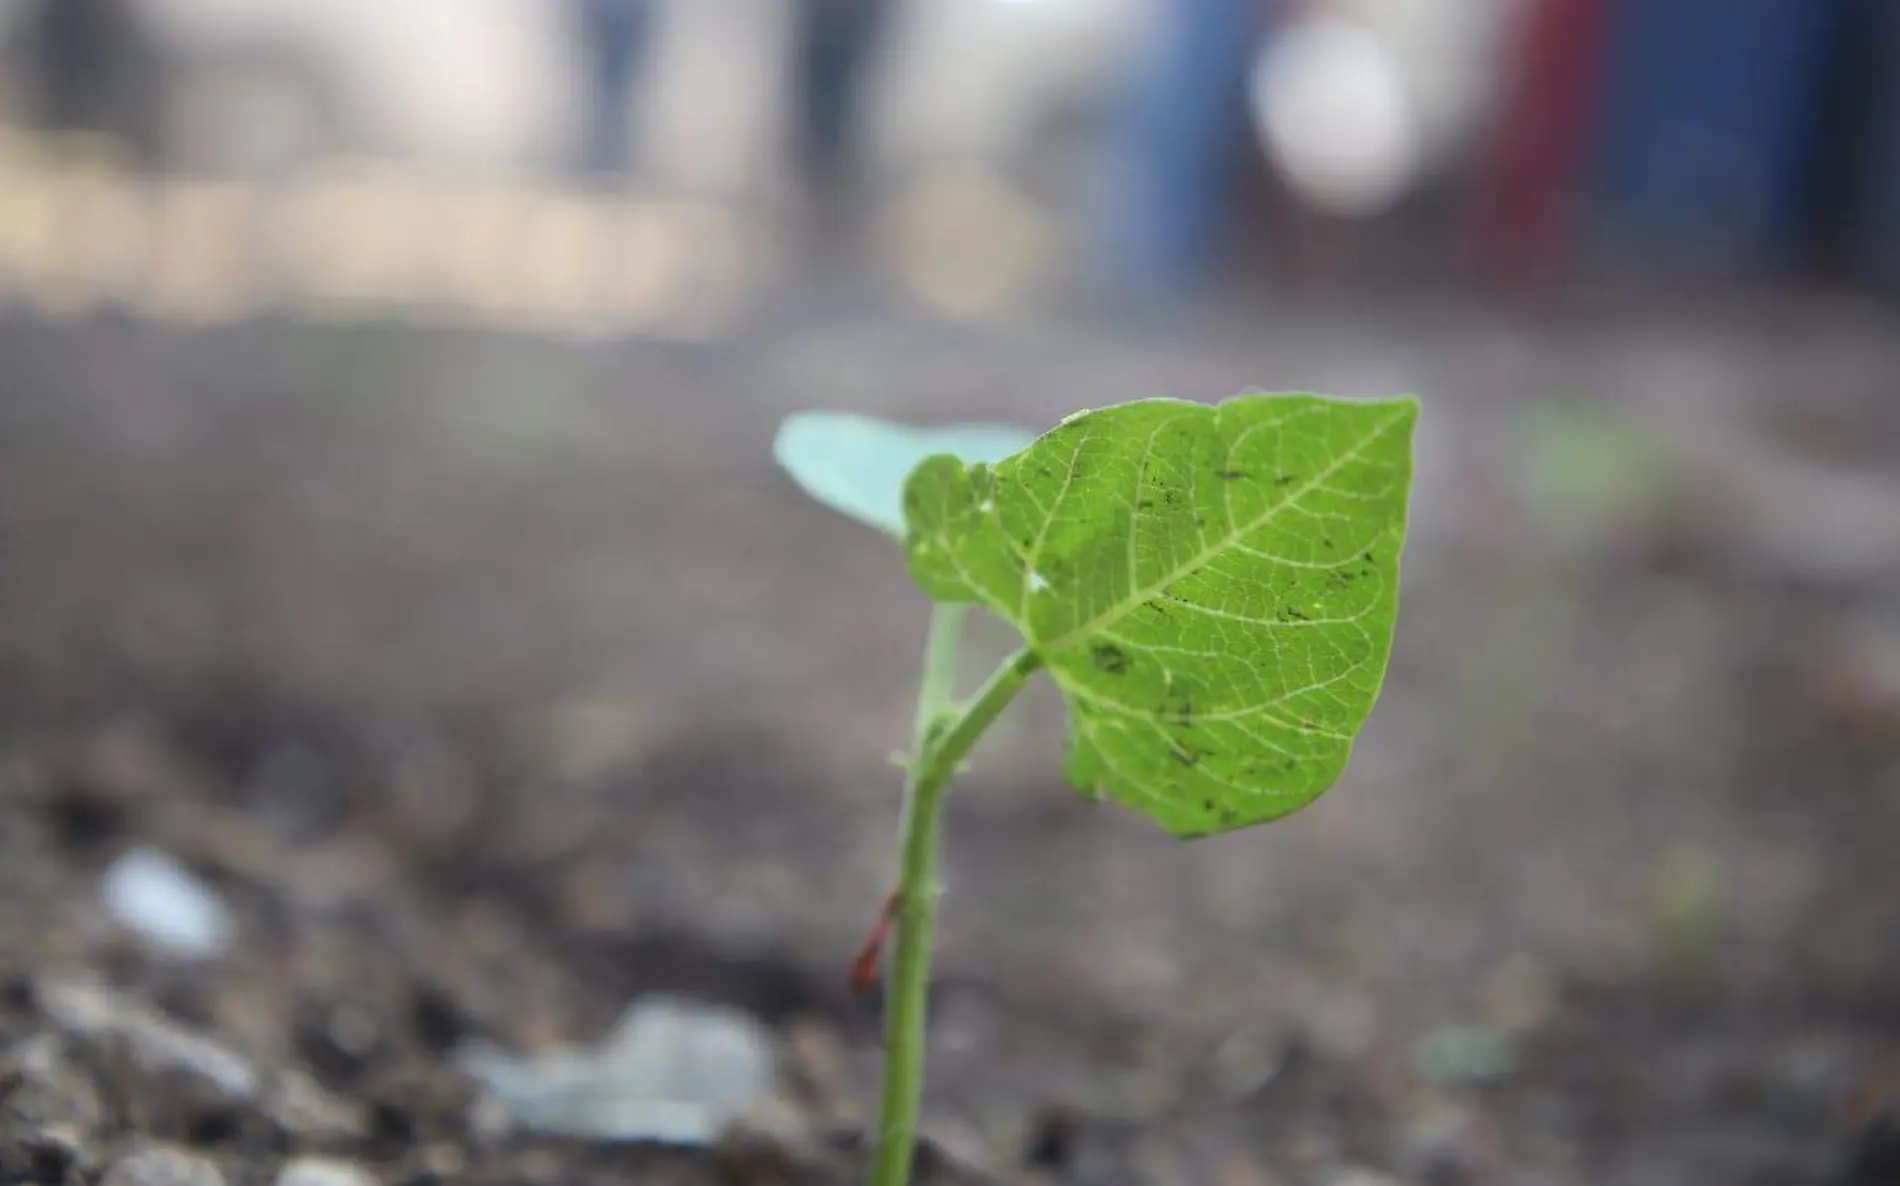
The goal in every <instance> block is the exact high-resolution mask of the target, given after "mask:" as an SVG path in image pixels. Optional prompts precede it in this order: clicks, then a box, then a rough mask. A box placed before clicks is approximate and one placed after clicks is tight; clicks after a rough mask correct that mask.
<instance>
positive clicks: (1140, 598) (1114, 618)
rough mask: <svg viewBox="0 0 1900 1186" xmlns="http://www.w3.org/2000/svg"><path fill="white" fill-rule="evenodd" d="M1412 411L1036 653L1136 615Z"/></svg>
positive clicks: (1059, 648) (1403, 411)
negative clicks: (1173, 585)
mask: <svg viewBox="0 0 1900 1186" xmlns="http://www.w3.org/2000/svg"><path fill="white" fill-rule="evenodd" d="M1410 411H1411V408H1410V407H1409V406H1404V407H1400V408H1399V409H1398V410H1397V411H1395V412H1393V413H1392V415H1390V416H1388V417H1387V418H1386V419H1384V420H1382V421H1380V422H1379V423H1378V424H1377V425H1376V426H1374V428H1373V429H1372V431H1370V432H1368V433H1367V434H1366V435H1365V437H1364V438H1363V439H1361V440H1360V441H1359V443H1358V444H1356V445H1354V446H1353V447H1352V448H1350V449H1347V450H1346V451H1345V452H1344V453H1342V454H1340V455H1339V456H1338V457H1337V458H1335V459H1334V460H1333V462H1332V464H1330V465H1328V466H1326V467H1325V468H1324V469H1322V470H1320V471H1319V472H1318V473H1316V474H1314V475H1313V476H1312V477H1310V478H1308V479H1307V480H1306V481H1305V482H1302V483H1301V484H1300V485H1298V486H1296V487H1294V488H1293V490H1292V491H1290V492H1289V493H1288V494H1287V496H1286V497H1285V498H1283V499H1281V500H1280V501H1279V502H1276V503H1274V504H1273V505H1272V506H1270V507H1268V508H1267V509H1266V510H1264V511H1262V512H1261V513H1260V514H1259V515H1258V516H1257V517H1255V518H1254V519H1253V520H1252V521H1251V522H1249V523H1247V524H1246V525H1245V526H1236V527H1233V528H1231V529H1230V530H1229V531H1228V532H1227V534H1226V535H1225V536H1223V537H1221V538H1220V539H1219V540H1218V542H1216V543H1213V544H1209V545H1208V546H1207V547H1204V548H1202V549H1201V550H1200V551H1199V552H1197V553H1195V554H1194V555H1193V556H1190V557H1189V558H1188V559H1187V560H1185V561H1183V562H1182V563H1181V564H1179V565H1177V566H1175V567H1174V568H1173V569H1172V570H1170V571H1169V572H1167V573H1166V574H1164V575H1163V576H1162V577H1161V578H1160V579H1158V580H1156V581H1154V582H1152V583H1151V584H1149V585H1146V586H1144V587H1142V588H1140V589H1136V590H1134V591H1132V592H1130V593H1129V595H1128V596H1127V597H1124V598H1123V599H1122V600H1120V601H1118V602H1116V603H1115V604H1114V605H1111V606H1109V607H1108V609H1106V610H1104V611H1102V612H1101V613H1099V614H1097V615H1095V616H1094V617H1093V618H1090V619H1089V620H1088V621H1086V622H1084V623H1082V624H1081V625H1079V626H1075V627H1073V628H1071V629H1070V630H1068V631H1067V632H1065V633H1063V634H1060V635H1058V636H1056V637H1055V638H1053V639H1050V640H1049V641H1047V642H1041V643H1035V644H1033V645H1034V647H1035V649H1036V651H1038V652H1039V653H1041V654H1043V655H1044V656H1048V655H1056V654H1060V653H1061V652H1063V651H1066V650H1068V649H1069V648H1070V647H1072V646H1075V645H1076V644H1077V643H1080V642H1082V641H1083V640H1085V639H1087V638H1088V637H1089V636H1090V635H1091V634H1093V633H1095V632H1096V631H1097V630H1100V629H1102V628H1103V627H1104V626H1111V625H1113V624H1114V623H1116V622H1118V621H1120V620H1121V619H1122V618H1124V617H1127V616H1128V615H1129V614H1131V613H1133V612H1135V610H1137V609H1139V608H1140V607H1141V606H1142V605H1143V604H1145V603H1146V602H1147V601H1148V600H1149V599H1150V598H1152V597H1153V596H1154V595H1155V594H1157V593H1159V592H1161V591H1162V590H1164V589H1166V588H1167V587H1168V586H1169V585H1172V584H1174V583H1175V582H1176V581H1179V580H1182V579H1184V578H1186V577H1188V576H1191V575H1193V574H1194V573H1195V572H1197V571H1199V570H1200V569H1201V568H1203V567H1204V566H1206V565H1207V564H1208V563H1210V562H1211V561H1212V560H1213V559H1214V558H1215V557H1216V556H1218V555H1219V554H1220V553H1221V552H1222V551H1224V550H1226V549H1227V548H1229V547H1232V546H1233V545H1234V544H1235V543H1236V542H1238V541H1239V540H1241V539H1243V538H1244V537H1246V536H1249V535H1252V534H1253V533H1254V532H1256V531H1259V530H1260V529H1261V528H1262V527H1265V526H1266V525H1267V524H1269V523H1271V522H1272V521H1273V517H1274V516H1275V515H1277V514H1279V513H1280V512H1281V511H1283V510H1285V509H1286V508H1287V507H1290V506H1294V505H1296V504H1298V503H1299V502H1300V500H1301V499H1303V498H1305V497H1306V496H1307V495H1309V494H1311V493H1312V492H1313V491H1315V490H1317V489H1319V488H1320V487H1321V486H1323V485H1325V484H1326V480H1327V479H1328V478H1330V477H1332V476H1333V475H1334V474H1336V473H1338V472H1339V471H1340V470H1342V469H1344V468H1345V467H1346V466H1348V465H1350V464H1351V463H1352V462H1353V461H1355V460H1357V459H1358V458H1359V456H1360V455H1361V454H1363V453H1364V452H1365V451H1366V450H1367V449H1369V448H1371V447H1372V445H1373V444H1374V443H1375V442H1376V441H1378V440H1379V438H1381V437H1383V436H1384V435H1385V434H1386V432H1387V431H1388V430H1390V429H1391V428H1392V426H1393V425H1395V424H1398V423H1400V422H1401V421H1403V420H1404V419H1405V417H1406V415H1407V413H1408V412H1410ZM1021 625H1022V626H1024V627H1027V626H1028V625H1029V622H1028V619H1027V617H1026V616H1025V618H1024V620H1023V622H1022V623H1021ZM1025 633H1027V631H1026V630H1025Z"/></svg>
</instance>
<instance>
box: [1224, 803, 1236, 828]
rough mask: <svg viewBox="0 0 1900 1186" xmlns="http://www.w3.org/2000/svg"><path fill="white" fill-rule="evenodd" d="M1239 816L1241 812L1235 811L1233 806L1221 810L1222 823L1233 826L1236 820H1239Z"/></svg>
mask: <svg viewBox="0 0 1900 1186" xmlns="http://www.w3.org/2000/svg"><path fill="white" fill-rule="evenodd" d="M1239 818H1240V813H1239V812H1237V811H1235V810H1234V809H1233V808H1231V807H1223V808H1221V812H1220V822H1221V823H1223V824H1227V825H1230V826H1231V825H1232V824H1233V823H1234V821H1236V820H1238V819H1239Z"/></svg>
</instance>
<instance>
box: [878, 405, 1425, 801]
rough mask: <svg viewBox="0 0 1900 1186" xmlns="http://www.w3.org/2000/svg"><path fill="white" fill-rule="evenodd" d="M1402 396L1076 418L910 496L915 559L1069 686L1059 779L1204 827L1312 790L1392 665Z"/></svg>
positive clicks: (1405, 416) (1342, 752) (1406, 444)
mask: <svg viewBox="0 0 1900 1186" xmlns="http://www.w3.org/2000/svg"><path fill="white" fill-rule="evenodd" d="M1417 417H1418V405H1417V402H1416V401H1414V400H1411V399H1398V400H1387V401H1382V402H1347V401H1342V400H1335V399H1328V398H1325V397H1322V396H1314V395H1247V396H1241V397H1238V398H1236V399H1232V400H1229V401H1227V402H1225V403H1223V404H1220V405H1219V406H1217V407H1210V406H1208V405H1204V404H1194V403H1186V402H1182V401H1178V400H1143V401H1139V402H1136V403H1130V404H1122V405H1119V406H1116V407H1111V408H1104V409H1101V410H1099V411H1093V412H1084V413H1080V414H1078V415H1075V416H1072V417H1070V418H1069V419H1067V420H1065V421H1063V423H1062V425H1061V426H1060V427H1058V428H1057V429H1055V430H1054V431H1052V432H1050V433H1048V434H1047V435H1045V436H1043V437H1041V438H1039V439H1038V440H1037V441H1036V442H1035V444H1033V445H1031V446H1030V447H1029V448H1027V449H1025V450H1023V451H1022V452H1021V453H1018V454H1016V455H1015V456H1013V457H1011V458H1009V459H1008V460H1006V461H1003V462H1001V463H999V464H996V465H995V466H989V465H983V464H977V465H967V464H965V463H964V462H962V461H958V460H956V459H954V458H950V457H935V458H931V459H930V460H928V461H926V462H924V463H923V464H922V465H920V466H919V467H918V468H917V469H916V470H915V471H914V472H913V473H912V475H911V477H910V481H909V482H908V483H907V485H906V487H905V492H904V509H905V514H906V516H907V518H908V521H909V527H910V530H909V534H908V536H907V540H908V550H909V557H910V567H911V571H912V573H913V574H914V575H915V576H916V578H917V580H918V582H919V583H920V584H921V585H922V586H923V587H924V589H925V590H926V591H927V592H928V593H929V594H930V595H931V596H932V597H934V598H936V599H937V600H940V601H974V602H980V603H982V604H983V605H985V606H987V607H989V609H991V610H992V611H994V612H995V613H997V614H998V615H1000V616H1002V617H1003V618H1004V619H1006V620H1007V621H1009V622H1011V623H1013V624H1014V625H1015V626H1016V628H1017V629H1018V630H1019V631H1021V633H1022V635H1023V638H1024V639H1025V640H1026V641H1027V643H1028V645H1029V646H1030V648H1031V649H1033V650H1034V651H1035V652H1036V653H1037V654H1038V655H1039V656H1040V657H1041V658H1042V660H1043V662H1044V664H1045V665H1046V666H1047V668H1048V671H1049V673H1050V675H1051V676H1052V677H1053V678H1054V679H1055V681H1056V683H1057V684H1058V685H1059V686H1060V687H1061V689H1062V691H1063V693H1064V694H1065V695H1066V697H1067V699H1068V703H1069V710H1070V720H1071V728H1070V737H1069V756H1068V762H1067V771H1068V775H1069V777H1070V779H1071V780H1072V781H1073V782H1074V783H1075V784H1076V785H1077V786H1078V787H1080V788H1082V789H1083V790H1084V791H1085V792H1088V793H1090V794H1093V795H1100V794H1103V793H1106V794H1108V795H1110V796H1112V797H1114V798H1115V799H1117V800H1119V801H1121V802H1123V803H1125V804H1127V805H1128V806H1130V807H1134V808H1137V809H1139V810H1141V811H1143V812H1146V813H1147V814H1149V815H1151V816H1153V817H1154V818H1155V819H1156V820H1158V821H1160V823H1161V824H1163V825H1164V826H1165V827H1167V828H1168V829H1169V830H1170V831H1173V832H1175V833H1176V834H1178V835H1182V836H1200V835H1206V834H1209V833H1212V832H1220V831H1226V830H1228V829H1232V828H1240V827H1245V826H1247V825H1249V824H1256V823H1261V822H1264V821H1266V820H1270V819H1274V818H1276V817H1278V816H1282V815H1285V814H1287V813H1288V812H1291V811H1294V810H1297V809H1298V808H1300V807H1302V806H1304V805H1306V804H1307V803H1309V802H1311V801H1312V800H1313V799H1314V798H1316V797H1318V796H1319V794H1320V793H1321V792H1323V791H1325V790H1326V789H1327V788H1328V787H1330V786H1331V785H1332V784H1333V782H1334V781H1335V780H1336V779H1337V778H1338V777H1339V773H1340V771H1341V770H1342V769H1343V768H1344V767H1345V764H1346V758H1347V756H1348V754H1349V753H1350V751H1351V747H1352V739H1353V737H1354V735H1355V734H1357V733H1358V731H1359V728H1360V726H1361V725H1362V724H1363V723H1364V722H1365V719H1366V716H1367V714H1368V713H1370V712H1371V711H1372V705H1373V701H1374V700H1375V699H1376V698H1377V696H1378V693H1379V687H1380V684H1381V683H1382V682H1383V680H1384V678H1385V667H1386V658H1387V655H1388V654H1389V652H1390V650H1391V645H1392V627H1393V621H1394V619H1395V617H1396V615H1397V612H1398V575H1399V551H1400V548H1401V546H1402V544H1403V542H1404V535H1405V514H1406V501H1407V497H1408V494H1409V490H1410V486H1411V471H1412V452H1411V438H1412V427H1413V424H1414V423H1415V421H1416V420H1417Z"/></svg>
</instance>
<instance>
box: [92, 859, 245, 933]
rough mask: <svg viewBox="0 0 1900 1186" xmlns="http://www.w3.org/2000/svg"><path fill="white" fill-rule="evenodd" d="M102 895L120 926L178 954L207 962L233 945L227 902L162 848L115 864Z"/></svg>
mask: <svg viewBox="0 0 1900 1186" xmlns="http://www.w3.org/2000/svg"><path fill="white" fill-rule="evenodd" d="M100 896H101V898H102V899H103V900H104V902H105V907H106V910H107V911H109V912H110V913H111V915H112V917H113V919H114V920H116V921H117V922H118V923H119V925H120V926H123V927H125V928H126V929H127V930H131V931H136V932H137V933H138V934H139V935H140V936H142V937H143V938H145V939H146V940H147V941H148V942H151V943H152V944H154V945H156V946H158V947H161V948H163V949H165V950H166V951H169V952H171V953H172V954H174V955H180V956H186V957H190V958H194V959H204V958H207V957H209V956H214V955H218V954H220V953H222V952H223V951H224V950H225V949H227V948H228V947H230V945H231V933H232V923H231V913H230V911H229V910H228V909H227V908H226V907H225V904H224V901H223V899H221V898H219V897H218V895H217V893H216V891H214V890H213V889H212V888H211V887H210V886H208V885H206V884H205V883H204V882H202V881H200V880H199V879H198V878H197V877H196V876H195V875H194V874H193V873H192V872H191V871H190V870H189V869H186V868H185V867H184V866H183V865H180V864H179V863H178V862H177V861H175V860H173V859H172V858H171V857H170V856H169V855H167V854H166V853H163V852H160V851H159V850H157V849H154V848H135V849H133V850H132V851H130V852H128V853H126V854H125V855H124V856H121V857H120V858H119V859H118V860H116V861H114V862H112V867H111V868H110V869H107V870H106V875H105V880H104V883H103V884H102V885H101V886H100Z"/></svg>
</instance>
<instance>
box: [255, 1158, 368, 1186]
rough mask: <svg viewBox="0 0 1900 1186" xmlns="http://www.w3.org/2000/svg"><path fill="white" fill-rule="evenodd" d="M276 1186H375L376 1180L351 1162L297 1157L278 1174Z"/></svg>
mask: <svg viewBox="0 0 1900 1186" xmlns="http://www.w3.org/2000/svg"><path fill="white" fill-rule="evenodd" d="M276 1186H377V1179H376V1175H375V1174H372V1173H370V1172H369V1171H368V1170H366V1169H364V1168H363V1167H362V1166H360V1165H358V1164H356V1163H355V1162H353V1161H343V1160H341V1159H338V1158H332V1157H299V1158H297V1159H296V1160H295V1161H292V1162H290V1163H289V1164H288V1165H286V1166H284V1168H283V1169H282V1170H281V1171H279V1172H278V1174H277V1183H276Z"/></svg>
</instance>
